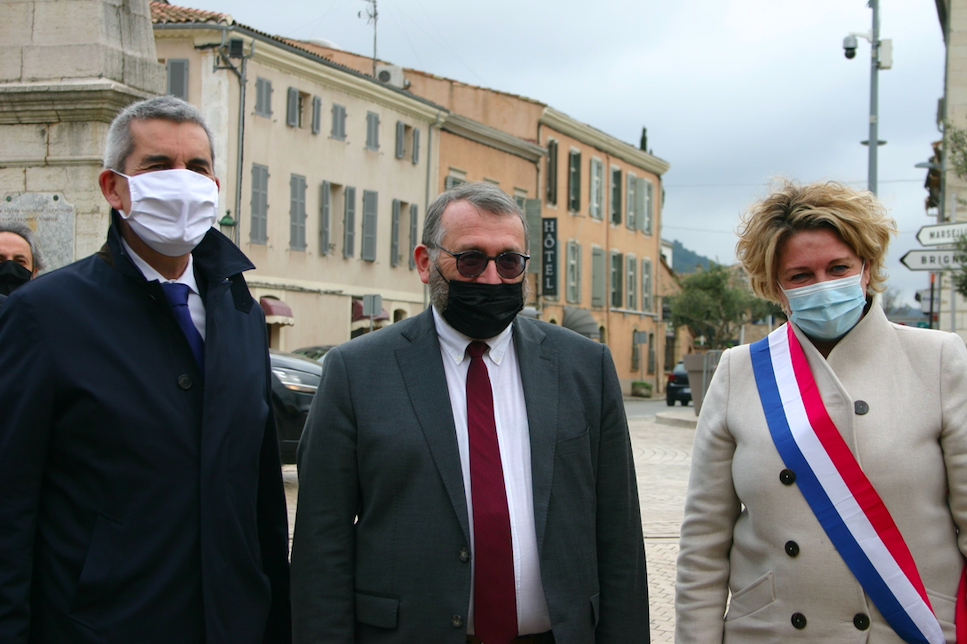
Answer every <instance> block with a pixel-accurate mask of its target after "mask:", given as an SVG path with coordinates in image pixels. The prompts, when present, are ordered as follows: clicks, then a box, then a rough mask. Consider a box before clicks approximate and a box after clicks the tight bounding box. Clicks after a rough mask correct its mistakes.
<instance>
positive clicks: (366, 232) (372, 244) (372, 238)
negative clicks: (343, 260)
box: [359, 190, 377, 262]
mask: <svg viewBox="0 0 967 644" xmlns="http://www.w3.org/2000/svg"><path fill="white" fill-rule="evenodd" d="M376 197H377V193H375V192H373V191H372V190H363V241H362V244H361V246H360V250H359V256H360V258H362V259H364V260H366V261H367V262H375V261H376Z"/></svg>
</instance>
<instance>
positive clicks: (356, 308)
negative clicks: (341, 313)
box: [353, 300, 389, 322]
mask: <svg viewBox="0 0 967 644" xmlns="http://www.w3.org/2000/svg"><path fill="white" fill-rule="evenodd" d="M368 319H369V316H368V315H363V301H362V300H353V322H359V321H360V320H368ZM388 319H389V313H387V312H386V309H380V310H379V315H377V316H376V317H374V318H373V320H388Z"/></svg>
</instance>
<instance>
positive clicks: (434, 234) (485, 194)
mask: <svg viewBox="0 0 967 644" xmlns="http://www.w3.org/2000/svg"><path fill="white" fill-rule="evenodd" d="M454 201H468V202H470V203H471V204H473V205H474V206H476V207H477V208H479V209H480V210H485V211H487V212H489V213H493V214H495V215H516V216H517V217H519V218H520V223H521V224H523V226H524V252H527V249H528V248H530V236H529V234H528V232H527V218H526V217H524V213H522V212H521V211H520V206H518V205H517V202H516V201H515V200H514V198H513V197H511V196H510V195H508V194H507V193H506V192H504V191H503V190H501V189H500V188H498V187H497V186H495V185H494V184H492V183H488V182H486V181H474V182H472V183H462V184H460V185H459V186H457V187H455V188H451V189H449V190H447V191H446V192H444V193H442V194H440V196H438V197H437V198H436V199H434V200H433V203H431V204H430V207H429V208H427V209H426V220H425V221H424V222H423V245H424V246H426V247H427V248H434V249H436V248H440V244H442V243H443V234H444V233H445V232H446V231H445V230H444V229H443V226H441V225H440V220H441V218H442V217H443V211H444V210H446V209H447V206H449V205H450V204H451V203H453V202H454Z"/></svg>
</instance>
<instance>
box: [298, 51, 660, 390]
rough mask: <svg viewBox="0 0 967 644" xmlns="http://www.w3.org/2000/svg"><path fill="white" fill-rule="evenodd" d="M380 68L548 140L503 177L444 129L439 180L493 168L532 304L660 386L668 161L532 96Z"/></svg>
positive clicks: (464, 111) (360, 61) (352, 63)
mask: <svg viewBox="0 0 967 644" xmlns="http://www.w3.org/2000/svg"><path fill="white" fill-rule="evenodd" d="M317 51H319V53H320V54H321V55H324V56H326V57H328V58H330V59H331V60H333V61H335V62H337V63H340V64H343V65H346V66H348V67H353V68H355V69H357V70H360V71H367V70H372V68H373V63H372V59H371V58H368V57H366V56H360V55H356V54H352V53H349V52H344V51H340V50H336V49H329V48H325V47H318V48H317ZM376 69H377V73H381V72H382V73H385V76H386V78H387V80H390V81H392V82H396V83H397V84H398V85H399V86H400V87H406V88H408V90H409V91H410V92H412V93H414V94H417V95H419V96H422V97H424V98H426V99H428V100H430V101H433V102H434V103H436V104H440V105H442V106H443V107H445V108H447V109H448V110H449V111H450V112H451V113H453V114H457V115H459V116H461V117H466V118H468V119H471V120H472V121H473V122H477V123H482V124H484V125H487V126H490V127H492V128H495V129H497V130H500V131H502V132H505V133H506V134H508V135H511V136H513V137H516V138H517V139H520V140H524V141H528V142H530V143H532V144H534V145H536V146H538V147H539V148H543V149H544V150H546V154H545V155H544V157H543V159H540V160H539V161H538V162H537V163H535V165H534V167H533V169H532V170H530V172H531V174H530V177H531V178H530V180H528V176H527V175H528V173H527V172H525V170H526V168H524V167H521V168H520V172H519V174H517V175H516V176H517V177H519V178H515V179H514V180H513V181H511V182H506V180H504V179H498V177H492V176H489V175H488V173H490V172H494V170H491V169H489V168H488V166H487V165H486V163H485V162H484V161H483V160H482V159H480V158H478V157H476V156H475V155H473V154H470V155H469V156H467V155H461V154H460V152H462V151H466V150H461V151H458V150H450V149H448V148H447V147H446V146H445V145H444V143H443V139H441V148H440V175H439V179H440V184H441V185H440V186H439V187H440V188H441V189H443V188H445V187H448V186H449V185H452V184H453V182H455V181H462V180H495V182H496V183H498V184H499V185H500V186H501V187H502V188H503V189H504V190H505V192H507V193H508V194H514V195H515V196H517V197H518V199H519V200H520V202H521V203H522V205H524V206H525V212H526V213H527V215H528V221H529V223H530V228H531V236H532V240H531V255H532V257H533V259H532V261H531V264H532V266H531V269H532V270H533V271H535V272H536V274H535V275H534V277H533V278H532V279H533V284H534V287H535V288H534V293H535V301H534V305H535V309H536V315H537V316H538V317H540V318H541V319H544V320H546V321H549V322H552V323H555V324H563V325H565V326H568V327H570V328H572V329H575V330H576V331H578V332H580V333H583V334H585V335H588V336H589V337H593V338H596V339H599V340H600V341H602V342H605V343H607V344H608V346H609V347H610V349H611V351H612V354H613V355H614V360H615V365H616V367H617V370H618V376H619V378H620V379H621V381H622V385H623V387H624V388H625V390H626V391H627V390H630V385H631V382H632V381H634V380H645V381H648V382H651V383H652V384H653V385H654V386H655V387H656V390H657V391H661V390H663V387H664V381H665V377H664V369H663V365H664V352H665V327H664V325H663V324H661V320H660V317H661V309H660V307H659V306H657V299H656V294H657V293H658V291H657V290H656V288H657V276H658V272H657V271H658V269H657V267H658V262H659V259H658V258H659V255H660V253H659V247H660V230H661V201H662V194H663V191H662V187H661V175H662V174H663V173H664V172H666V171H667V170H668V168H669V165H668V163H667V162H665V161H663V160H661V159H659V158H657V157H655V156H653V155H652V154H650V153H649V152H647V151H644V150H640V149H638V148H637V147H635V146H632V145H629V144H627V143H624V142H622V141H620V140H618V139H616V138H614V137H612V136H610V135H608V134H606V133H604V132H602V131H600V130H598V129H596V128H594V127H592V126H590V125H587V124H584V123H581V122H579V121H577V120H575V119H573V118H571V117H569V116H567V115H566V114H563V113H562V112H559V111H558V110H555V109H554V108H552V107H550V106H548V105H546V104H543V103H540V102H539V101H535V100H533V99H529V98H525V97H522V96H515V95H512V94H508V93H505V92H500V91H497V90H492V89H487V88H482V87H477V86H474V85H469V84H466V83H462V82H459V81H456V80H452V79H447V78H441V77H439V76H434V75H431V74H427V73H425V72H420V71H417V70H413V69H404V68H400V67H396V66H393V65H388V64H385V63H383V62H378V64H377V67H376ZM443 128H444V130H446V129H447V125H444V126H443ZM538 213H539V214H538ZM538 218H540V221H538ZM636 340H637V341H636Z"/></svg>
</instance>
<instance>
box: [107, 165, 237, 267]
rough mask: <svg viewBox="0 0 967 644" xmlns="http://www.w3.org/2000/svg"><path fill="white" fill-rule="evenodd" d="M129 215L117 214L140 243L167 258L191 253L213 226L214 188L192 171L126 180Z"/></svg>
mask: <svg viewBox="0 0 967 644" xmlns="http://www.w3.org/2000/svg"><path fill="white" fill-rule="evenodd" d="M115 174H118V175H120V176H122V177H124V178H126V179H127V180H128V189H129V190H130V192H131V212H130V213H125V212H123V211H119V212H120V213H121V217H122V218H124V220H125V221H127V222H128V225H130V226H131V229H132V230H133V231H134V232H135V234H136V235H137V236H138V237H140V238H141V240H142V241H143V242H144V243H145V244H147V245H148V246H150V247H151V248H153V249H154V250H156V251H158V252H159V253H161V254H162V255H167V256H168V257H181V256H182V255H187V254H188V253H190V252H191V251H193V250H194V249H195V246H197V245H198V244H199V243H200V242H201V240H202V238H203V237H204V236H205V233H207V232H208V230H209V229H210V228H211V227H212V225H214V223H215V214H216V212H217V211H218V185H217V184H216V183H215V182H214V181H213V180H212V179H211V178H210V177H206V176H205V175H203V174H198V173H197V172H194V171H192V170H158V171H157V172H145V173H143V174H137V175H134V176H133V177H129V176H128V175H126V174H121V173H120V172H117V171H115Z"/></svg>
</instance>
